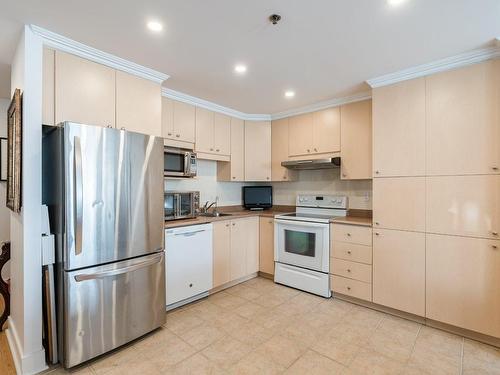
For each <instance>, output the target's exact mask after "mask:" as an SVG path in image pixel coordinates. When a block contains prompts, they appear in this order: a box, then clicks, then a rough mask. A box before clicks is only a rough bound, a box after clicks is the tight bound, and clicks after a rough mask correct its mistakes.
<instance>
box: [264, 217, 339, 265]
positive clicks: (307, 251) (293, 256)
mask: <svg viewBox="0 0 500 375" xmlns="http://www.w3.org/2000/svg"><path fill="white" fill-rule="evenodd" d="M329 258H330V226H329V224H326V223H311V222H298V221H291V220H281V219H275V220H274V259H275V260H276V261H277V262H280V263H284V264H290V265H293V266H298V267H303V268H307V269H311V270H316V271H321V272H329V268H330V265H329V263H330V259H329Z"/></svg>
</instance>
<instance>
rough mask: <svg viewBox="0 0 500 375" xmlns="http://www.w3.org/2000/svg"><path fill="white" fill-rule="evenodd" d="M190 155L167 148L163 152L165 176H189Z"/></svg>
mask: <svg viewBox="0 0 500 375" xmlns="http://www.w3.org/2000/svg"><path fill="white" fill-rule="evenodd" d="M188 159H189V153H188V152H183V151H179V150H174V149H167V148H165V150H164V152H163V174H164V175H165V176H167V177H168V176H170V177H187V176H189V173H188V169H189V163H188V162H189V160H188Z"/></svg>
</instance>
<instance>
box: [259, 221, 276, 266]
mask: <svg viewBox="0 0 500 375" xmlns="http://www.w3.org/2000/svg"><path fill="white" fill-rule="evenodd" d="M259 235H260V247H259V252H260V255H259V259H260V266H259V271H260V272H264V273H267V274H269V275H274V219H273V218H272V217H261V218H260V233H259Z"/></svg>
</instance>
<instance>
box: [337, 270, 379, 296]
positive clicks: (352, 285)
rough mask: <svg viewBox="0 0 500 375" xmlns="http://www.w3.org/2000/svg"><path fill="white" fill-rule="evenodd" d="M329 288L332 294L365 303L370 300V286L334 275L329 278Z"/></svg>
mask: <svg viewBox="0 0 500 375" xmlns="http://www.w3.org/2000/svg"><path fill="white" fill-rule="evenodd" d="M330 284H331V288H332V290H333V291H334V292H336V293H340V294H345V295H346V296H350V297H354V298H359V299H362V300H365V301H371V300H372V284H369V283H364V282H362V281H359V280H353V279H349V278H347V277H341V276H336V275H331V276H330Z"/></svg>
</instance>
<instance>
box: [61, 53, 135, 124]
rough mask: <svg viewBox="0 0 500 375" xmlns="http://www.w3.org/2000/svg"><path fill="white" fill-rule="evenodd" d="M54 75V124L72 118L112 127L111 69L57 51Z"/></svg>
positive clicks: (113, 91)
mask: <svg viewBox="0 0 500 375" xmlns="http://www.w3.org/2000/svg"><path fill="white" fill-rule="evenodd" d="M55 77H56V78H55V82H56V85H55V123H56V124H59V123H60V122H63V121H72V122H79V123H82V124H88V125H97V126H111V127H115V88H116V84H115V82H116V80H115V78H116V72H115V70H114V69H112V68H109V67H107V66H104V65H101V64H97V63H95V62H92V61H89V60H85V59H82V58H80V57H77V56H74V55H70V54H68V53H65V52H60V51H56V52H55ZM141 114H142V111H141Z"/></svg>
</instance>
